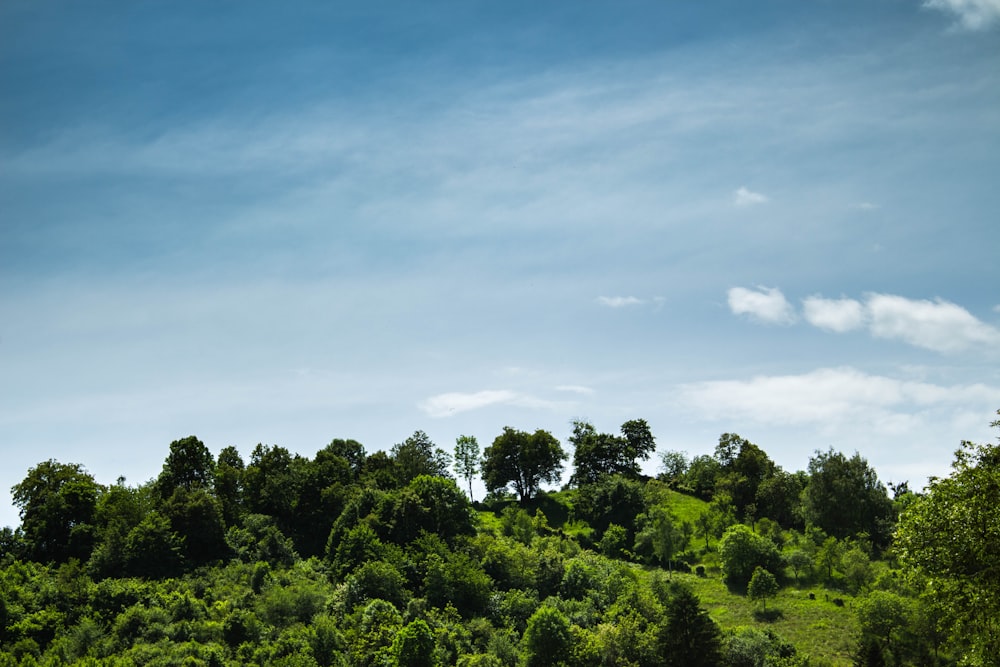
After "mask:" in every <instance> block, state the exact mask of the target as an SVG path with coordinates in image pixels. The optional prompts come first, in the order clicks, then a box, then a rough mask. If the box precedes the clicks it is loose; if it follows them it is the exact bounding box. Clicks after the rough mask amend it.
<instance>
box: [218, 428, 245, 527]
mask: <svg viewBox="0 0 1000 667" xmlns="http://www.w3.org/2000/svg"><path fill="white" fill-rule="evenodd" d="M244 469H246V465H245V464H244V463H243V457H241V456H240V452H239V450H238V449H236V448H235V447H233V446H229V447H225V448H223V450H222V451H221V452H219V458H218V460H217V461H216V464H215V496H216V498H218V499H219V503H220V504H221V505H222V520H223V521H224V522H225V524H226V526H235V525H236V524H237V523H239V520H240V516H242V514H243V471H244Z"/></svg>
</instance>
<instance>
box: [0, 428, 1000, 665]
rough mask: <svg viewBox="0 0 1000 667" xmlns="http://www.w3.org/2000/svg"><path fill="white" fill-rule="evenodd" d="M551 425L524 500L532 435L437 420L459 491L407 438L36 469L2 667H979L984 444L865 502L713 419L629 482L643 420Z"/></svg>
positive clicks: (12, 575)
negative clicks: (105, 467) (470, 432)
mask: <svg viewBox="0 0 1000 667" xmlns="http://www.w3.org/2000/svg"><path fill="white" fill-rule="evenodd" d="M994 425H995V426H998V425H1000V422H998V423H994ZM570 444H572V445H573V452H574V454H573V459H572V460H573V475H572V483H571V485H570V486H569V487H567V488H564V489H562V490H560V491H555V492H549V493H546V492H544V491H542V490H540V486H539V484H540V483H541V482H544V481H551V480H554V479H558V476H559V473H560V471H561V469H562V465H563V461H564V460H565V459H567V458H568V457H567V455H566V454H565V453H564V451H563V450H562V447H561V445H560V443H558V441H556V439H555V438H553V437H552V436H551V434H548V433H546V432H544V431H536V432H535V433H534V434H528V433H524V432H520V431H515V430H513V429H509V428H507V429H504V430H503V432H502V433H501V435H499V436H498V437H497V439H496V441H495V442H494V443H493V444H492V446H490V447H487V448H486V449H485V450H484V452H483V458H480V455H479V451H480V450H479V447H478V444H477V443H476V442H475V440H474V439H472V438H468V437H466V436H461V437H459V438H458V440H457V443H456V448H455V453H456V457H455V461H454V464H455V465H454V467H455V470H456V473H457V475H458V479H459V480H460V481H462V482H464V485H466V486H468V487H469V493H470V494H471V484H470V482H471V478H472V477H473V476H474V475H476V474H478V473H480V472H481V473H482V474H483V475H484V477H486V478H487V481H488V484H487V487H488V488H489V489H490V491H491V493H490V495H489V496H488V497H487V498H486V499H485V500H484V501H483V502H481V503H477V504H475V505H473V504H472V503H471V502H470V498H469V497H467V495H466V493H465V492H463V491H462V490H461V489H460V487H459V485H458V484H457V483H456V480H455V479H453V478H452V477H451V476H450V474H449V470H450V468H451V461H450V457H449V456H448V454H447V453H446V452H445V451H444V450H443V449H442V448H439V447H437V446H436V445H435V444H434V443H432V442H431V441H430V439H429V438H428V437H427V436H426V434H424V433H422V432H419V431H418V432H416V433H414V434H413V436H411V437H410V438H408V439H407V440H405V441H404V442H402V443H400V444H398V445H396V446H395V447H393V448H392V449H391V450H390V451H389V452H382V451H378V452H374V453H372V454H368V453H366V452H365V450H364V448H363V447H362V445H361V444H360V443H357V442H355V441H352V440H340V439H338V440H334V441H332V442H331V443H330V444H329V445H328V446H326V447H324V448H323V449H321V450H320V451H319V452H317V453H316V455H315V456H314V457H313V458H306V457H302V456H299V455H294V454H292V453H290V452H289V451H287V450H286V449H284V448H282V447H280V446H267V445H258V446H257V447H256V448H255V449H254V450H253V452H252V453H251V456H250V460H249V461H247V462H244V461H243V460H242V458H241V456H240V454H239V452H238V451H237V450H236V449H235V448H232V447H227V448H225V449H224V450H222V451H221V452H220V453H219V455H218V457H215V456H213V455H212V454H211V452H210V451H209V450H208V448H207V447H205V445H204V444H203V443H202V442H201V441H200V440H198V439H197V438H195V437H193V436H192V437H188V438H184V439H181V440H177V441H175V442H173V443H171V444H170V447H169V451H168V454H167V457H166V460H165V462H164V465H163V470H162V472H161V473H160V474H159V476H158V477H157V478H156V479H153V480H151V481H149V482H147V483H144V484H139V485H136V486H129V485H127V484H126V483H125V480H123V479H119V480H118V481H117V482H116V483H114V484H111V485H108V486H105V485H102V484H99V483H98V482H97V481H96V480H94V479H93V477H92V476H91V475H90V474H89V473H88V472H87V470H86V469H85V468H84V467H83V466H82V465H81V464H76V463H69V464H67V463H60V462H58V461H53V460H50V461H44V462H42V463H39V464H38V465H37V466H35V467H33V468H32V469H31V470H29V471H28V473H27V476H26V477H25V479H24V480H23V481H22V482H21V483H20V484H18V485H16V486H15V487H14V489H13V495H14V500H15V502H16V503H17V505H18V507H19V508H20V509H21V525H20V526H19V527H18V528H17V529H16V530H11V529H9V528H8V529H4V530H3V532H2V534H0V666H3V665H19V664H20V665H64V664H80V665H104V664H107V665H175V664H176V665H242V664H257V665H272V664H274V665H320V666H327V665H351V666H354V665H358V666H361V665H365V666H367V665H461V666H467V667H472V666H489V667H496V666H507V667H514V666H515V665H557V664H564V665H570V666H575V665H581V666H583V665H586V666H587V667H594V666H595V665H635V666H645V665H695V666H698V665H732V666H740V667H742V666H743V665H748V666H750V665H752V666H755V667H757V666H775V667H777V666H781V667H787V666H794V665H816V666H821V665H848V664H855V665H865V666H868V665H871V666H874V665H911V664H912V665H959V664H963V665H964V664H968V665H995V664H998V663H997V660H998V659H997V656H998V655H1000V625H998V620H997V619H998V618H1000V606H998V603H997V600H998V599H1000V589H998V587H997V582H998V581H1000V569H998V567H1000V566H998V561H997V558H998V556H997V554H998V553H1000V523H998V522H997V520H996V518H997V516H998V515H997V513H996V507H997V506H998V505H1000V448H998V447H997V446H994V445H972V444H969V443H964V444H963V447H962V449H961V450H959V453H958V455H957V460H956V463H955V472H954V474H953V475H952V476H951V477H949V478H947V479H943V480H935V481H934V482H933V483H932V485H931V486H930V489H929V490H928V492H927V494H926V495H921V494H915V493H912V492H911V491H910V490H909V489H908V487H907V485H906V484H905V483H903V484H899V485H896V486H895V487H893V489H892V491H893V496H892V497H890V496H889V492H888V490H887V489H886V487H885V486H884V485H882V484H881V483H880V482H879V481H878V479H877V477H876V476H875V473H874V471H873V470H872V469H871V468H870V467H869V466H868V464H867V462H866V461H865V460H864V458H862V457H861V456H860V455H859V454H854V455H852V456H850V457H848V456H845V455H843V454H841V453H839V452H834V451H832V450H829V451H826V452H822V451H819V452H816V454H815V456H814V457H813V458H812V459H811V461H810V464H809V469H808V470H807V471H798V472H794V473H789V472H785V471H783V470H782V469H781V468H780V467H779V466H777V465H776V464H774V463H773V462H772V461H771V460H770V458H769V457H768V456H767V454H766V453H765V452H764V451H763V450H762V449H761V448H760V447H758V446H757V445H754V444H753V443H750V442H748V441H747V440H745V439H743V438H741V437H740V436H738V435H735V434H724V435H723V436H721V437H720V439H719V443H718V446H717V447H716V448H715V450H714V452H713V453H711V454H704V455H699V456H696V457H694V458H693V459H690V460H689V459H688V457H687V455H686V454H685V453H682V452H663V453H661V454H660V456H661V458H662V462H663V467H662V474H661V475H660V476H659V477H657V478H647V477H643V476H642V475H640V473H639V470H640V468H639V465H638V462H639V461H640V460H642V459H644V458H646V457H648V456H650V455H651V454H652V453H653V452H654V451H655V441H654V439H653V435H652V433H650V431H649V428H648V426H647V425H646V423H645V422H644V421H642V420H631V421H629V422H626V423H625V424H624V425H623V426H622V428H621V435H609V434H602V433H599V432H598V431H597V430H596V429H595V428H594V427H593V426H592V425H590V424H587V423H584V422H577V423H575V424H574V435H573V438H572V439H571V443H570ZM511 490H512V491H513V492H515V493H516V496H515V495H514V493H511Z"/></svg>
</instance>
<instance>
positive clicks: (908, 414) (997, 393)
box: [678, 368, 1000, 432]
mask: <svg viewBox="0 0 1000 667" xmlns="http://www.w3.org/2000/svg"><path fill="white" fill-rule="evenodd" d="M678 397H679V400H680V402H681V404H682V405H683V406H684V407H686V408H688V409H691V410H693V411H695V412H696V413H698V414H700V415H701V416H702V417H705V418H709V419H726V420H727V421H735V422H740V421H750V422H755V423H763V424H772V425H801V424H812V425H821V426H825V427H827V428H836V427H837V426H838V425H840V426H851V425H854V426H856V425H858V424H865V425H868V426H869V427H870V428H872V429H874V430H876V431H879V432H899V431H905V430H908V429H909V427H910V426H911V425H912V424H911V422H912V421H913V420H914V419H917V418H918V417H919V413H921V412H922V411H926V410H933V409H935V408H941V407H943V406H950V407H951V408H958V409H962V410H964V409H966V407H967V406H968V405H971V404H983V405H984V406H989V405H992V404H995V403H996V402H997V401H1000V388H997V387H989V386H986V385H982V384H973V385H960V386H942V385H937V384H932V383H928V382H915V381H910V380H899V379H895V378H890V377H885V376H879V375H868V374H866V373H863V372H861V371H859V370H857V369H854V368H821V369H818V370H815V371H812V372H809V373H805V374H801V375H772V376H758V377H754V378H752V379H749V380H722V381H712V382H698V383H692V384H687V385H682V386H681V387H680V389H679V396H678Z"/></svg>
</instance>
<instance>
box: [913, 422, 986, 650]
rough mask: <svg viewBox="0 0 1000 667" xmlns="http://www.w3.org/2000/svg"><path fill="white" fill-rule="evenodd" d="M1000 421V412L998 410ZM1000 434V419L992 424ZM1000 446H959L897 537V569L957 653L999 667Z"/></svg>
mask: <svg viewBox="0 0 1000 667" xmlns="http://www.w3.org/2000/svg"><path fill="white" fill-rule="evenodd" d="M998 414H1000V411H998ZM991 425H992V426H993V427H995V428H997V427H1000V420H998V421H994V422H992V424H991ZM997 507H1000V445H996V444H975V443H971V442H963V443H962V445H961V447H960V448H959V449H958V451H956V452H955V460H954V462H953V463H952V472H951V474H950V475H949V476H948V477H946V478H943V479H939V478H932V479H931V481H930V484H929V485H928V488H927V493H926V495H925V496H923V497H920V498H918V499H916V500H915V501H914V502H913V503H912V504H911V505H910V506H909V507H908V508H907V510H906V511H905V512H904V514H903V516H902V517H901V519H900V525H899V529H898V531H897V533H896V549H897V551H898V553H899V559H900V563H901V564H902V566H903V567H904V568H905V569H906V571H907V572H908V573H910V574H911V576H912V577H913V578H914V579H917V578H918V577H925V578H926V580H927V590H928V591H929V593H928V596H929V598H930V600H931V601H932V602H933V604H934V605H935V606H936V607H938V608H939V609H940V612H941V614H942V621H943V623H944V624H945V626H946V627H951V629H952V633H951V635H952V638H953V640H955V641H956V643H957V644H958V648H959V649H961V650H963V652H964V651H968V652H969V653H970V654H971V655H970V657H971V658H972V659H971V660H970V664H973V660H978V661H981V664H990V665H995V664H1000V661H998V659H997V656H1000V521H998V520H997V518H998V516H1000V515H998V513H997Z"/></svg>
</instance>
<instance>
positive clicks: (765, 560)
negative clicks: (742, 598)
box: [719, 524, 781, 589]
mask: <svg viewBox="0 0 1000 667" xmlns="http://www.w3.org/2000/svg"><path fill="white" fill-rule="evenodd" d="M719 558H720V559H721V561H722V570H723V572H725V574H726V582H727V583H728V584H729V585H730V586H734V587H736V588H737V589H742V588H745V587H746V585H747V584H748V583H750V578H751V577H752V576H753V573H754V570H756V569H757V568H758V567H762V568H764V569H765V570H767V571H768V572H771V573H772V574H774V573H777V572H780V570H781V555H780V554H779V553H778V549H777V547H775V546H774V542H772V541H771V540H769V539H767V538H764V537H761V536H760V535H757V534H756V533H754V532H753V531H752V530H750V528H748V527H747V526H744V525H743V524H736V525H734V526H730V527H729V528H728V529H727V530H726V532H725V534H724V535H723V536H722V541H720V542H719Z"/></svg>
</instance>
